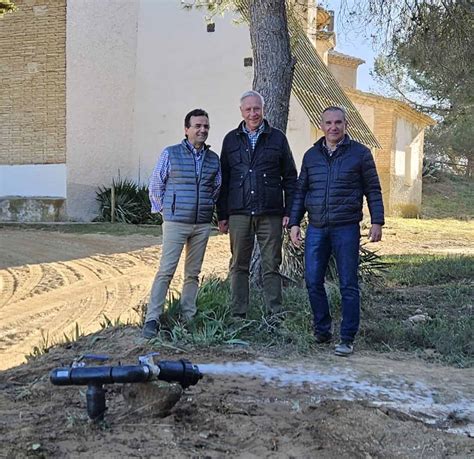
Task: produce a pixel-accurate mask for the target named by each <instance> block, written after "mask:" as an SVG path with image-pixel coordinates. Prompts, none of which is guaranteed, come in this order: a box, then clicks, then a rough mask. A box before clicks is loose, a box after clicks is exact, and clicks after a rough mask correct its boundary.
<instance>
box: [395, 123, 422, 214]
mask: <svg viewBox="0 0 474 459" xmlns="http://www.w3.org/2000/svg"><path fill="white" fill-rule="evenodd" d="M395 139H396V143H395V151H394V157H393V174H392V183H391V193H390V195H391V197H390V200H391V209H392V213H394V214H401V215H404V216H415V215H417V214H418V213H419V212H420V209H421V196H422V195H421V187H422V164H423V141H424V131H423V128H422V127H421V126H417V125H416V124H413V123H412V122H411V121H409V120H407V119H405V118H403V117H401V116H398V117H397V120H396V136H395Z"/></svg>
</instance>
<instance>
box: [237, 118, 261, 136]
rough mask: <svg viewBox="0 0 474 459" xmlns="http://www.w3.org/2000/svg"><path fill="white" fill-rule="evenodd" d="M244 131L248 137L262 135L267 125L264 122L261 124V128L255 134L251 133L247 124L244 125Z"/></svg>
mask: <svg viewBox="0 0 474 459" xmlns="http://www.w3.org/2000/svg"><path fill="white" fill-rule="evenodd" d="M242 129H243V130H244V132H245V133H246V134H247V135H258V134H261V133H262V132H263V130H264V129H265V123H264V122H263V121H262V124H260V126H259V127H258V128H257V129H256V130H255V131H254V132H250V130H249V129H248V128H247V126H246V125H245V123H244V124H243V125H242Z"/></svg>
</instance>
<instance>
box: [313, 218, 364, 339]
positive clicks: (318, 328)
mask: <svg viewBox="0 0 474 459" xmlns="http://www.w3.org/2000/svg"><path fill="white" fill-rule="evenodd" d="M359 245H360V226H359V224H358V223H354V224H350V225H344V226H335V227H327V228H316V227H314V226H312V225H308V229H307V231H306V240H305V280H306V287H307V289H308V295H309V301H310V304H311V308H312V310H313V316H314V327H315V332H316V333H317V334H322V335H324V334H327V333H330V332H331V322H332V319H331V314H330V312H329V303H328V298H327V295H326V290H325V288H324V277H325V275H326V270H327V267H328V262H329V257H330V256H331V253H333V254H334V257H335V259H336V265H337V270H338V274H339V289H340V292H341V297H342V322H341V340H342V341H350V342H352V341H353V340H354V337H355V335H356V334H357V331H358V330H359V321H360V298H359V279H358V268H359Z"/></svg>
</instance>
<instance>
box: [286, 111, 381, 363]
mask: <svg viewBox="0 0 474 459" xmlns="http://www.w3.org/2000/svg"><path fill="white" fill-rule="evenodd" d="M346 128H347V121H346V114H345V111H344V109H342V108H340V107H328V108H326V109H325V110H324V112H323V114H322V118H321V130H322V131H323V133H324V137H322V138H321V139H319V140H318V141H317V142H316V143H315V144H314V145H313V146H312V147H311V148H310V149H309V150H308V151H307V152H306V153H305V155H304V157H303V164H302V166H301V172H300V176H299V178H298V183H297V186H296V191H295V196H294V199H293V204H292V209H291V216H290V222H289V226H290V228H291V232H290V235H291V240H292V242H293V243H294V244H295V245H296V246H299V245H300V244H301V231H300V222H301V219H302V218H303V215H304V213H305V212H306V211H307V212H308V220H309V224H308V229H307V231H306V241H305V250H304V252H305V253H304V255H305V281H306V287H307V289H308V296H309V301H310V304H311V308H312V310H313V316H314V328H315V335H316V342H318V343H326V342H329V341H331V339H332V328H331V327H332V325H331V323H332V318H331V314H330V312H329V304H328V298H327V295H326V291H325V289H324V277H325V274H326V269H327V266H328V262H329V257H330V256H331V253H333V254H334V257H335V259H336V265H337V271H338V274H339V288H340V292H341V298H342V305H341V309H342V322H341V332H340V338H341V341H340V343H339V344H337V345H336V348H335V353H336V355H340V356H348V355H350V354H352V352H353V344H352V343H353V341H354V338H355V336H356V333H357V331H358V329H359V316H360V300H359V283H358V268H359V245H360V221H361V220H362V201H363V197H364V196H365V197H366V198H367V204H368V207H369V211H370V216H371V223H372V226H371V228H370V231H369V240H370V241H372V242H377V241H380V240H381V238H382V225H383V224H384V208H383V201H382V193H381V189H380V182H379V177H378V175H377V169H376V168H375V162H374V159H373V157H372V154H371V152H370V150H369V149H368V148H367V147H366V146H364V145H362V144H360V143H358V142H356V141H355V140H352V139H351V138H350V137H349V136H348V135H347V134H346Z"/></svg>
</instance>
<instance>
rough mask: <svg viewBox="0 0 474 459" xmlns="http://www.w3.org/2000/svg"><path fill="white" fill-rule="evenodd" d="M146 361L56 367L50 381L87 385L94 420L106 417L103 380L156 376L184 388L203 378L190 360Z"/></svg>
mask: <svg viewBox="0 0 474 459" xmlns="http://www.w3.org/2000/svg"><path fill="white" fill-rule="evenodd" d="M146 361H147V362H149V363H145V364H142V365H117V366H92V367H87V366H78V367H64V368H55V369H54V370H53V371H51V373H50V381H51V382H52V383H53V384H54V385H56V386H82V385H87V392H86V399H87V414H88V415H89V417H90V418H91V419H93V420H94V421H101V420H103V419H104V413H105V410H106V409H107V408H106V406H105V390H104V388H103V387H102V385H103V384H114V383H138V382H147V381H150V380H152V379H160V380H162V381H167V382H177V383H179V384H180V385H181V387H182V388H183V389H186V388H188V387H189V386H194V385H195V384H197V383H198V381H199V380H200V379H201V378H202V373H201V372H200V371H199V368H198V367H197V366H196V365H193V364H192V363H191V362H188V361H186V360H178V361H173V360H162V361H160V362H158V364H157V365H155V364H154V363H152V361H151V360H146Z"/></svg>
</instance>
